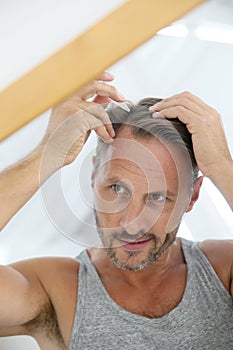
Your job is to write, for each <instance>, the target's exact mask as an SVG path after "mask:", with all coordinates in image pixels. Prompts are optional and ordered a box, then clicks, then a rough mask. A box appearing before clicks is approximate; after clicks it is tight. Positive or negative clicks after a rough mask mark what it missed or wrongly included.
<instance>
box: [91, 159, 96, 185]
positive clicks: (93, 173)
mask: <svg viewBox="0 0 233 350" xmlns="http://www.w3.org/2000/svg"><path fill="white" fill-rule="evenodd" d="M95 159H96V157H95V156H93V157H92V172H91V187H92V188H93V182H94V178H95V170H94V169H95Z"/></svg>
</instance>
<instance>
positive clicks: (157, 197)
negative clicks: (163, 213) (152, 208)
mask: <svg viewBox="0 0 233 350" xmlns="http://www.w3.org/2000/svg"><path fill="white" fill-rule="evenodd" d="M148 200H149V201H154V202H164V201H165V200H166V196H165V195H164V194H162V193H150V194H149V195H148Z"/></svg>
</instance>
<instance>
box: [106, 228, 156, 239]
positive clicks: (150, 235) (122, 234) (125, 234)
mask: <svg viewBox="0 0 233 350" xmlns="http://www.w3.org/2000/svg"><path fill="white" fill-rule="evenodd" d="M112 237H113V238H117V239H120V240H122V241H136V240H138V239H139V238H143V240H147V239H150V238H154V239H155V240H157V239H158V238H157V237H156V236H155V235H154V234H153V233H148V232H145V231H143V230H141V231H139V232H138V233H135V234H132V233H129V232H127V231H126V230H123V231H121V232H113V233H112Z"/></svg>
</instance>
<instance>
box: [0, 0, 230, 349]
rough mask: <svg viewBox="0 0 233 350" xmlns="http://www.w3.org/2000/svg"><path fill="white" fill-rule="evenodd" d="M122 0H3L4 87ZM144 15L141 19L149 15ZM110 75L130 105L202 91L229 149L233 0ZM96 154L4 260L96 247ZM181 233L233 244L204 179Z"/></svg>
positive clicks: (33, 134) (72, 172)
mask: <svg viewBox="0 0 233 350" xmlns="http://www.w3.org/2000/svg"><path fill="white" fill-rule="evenodd" d="M123 2H124V1H120V0H111V1H104V0H99V1H98V2H97V1H94V0H79V1H77V0H66V1H64V0H40V1H32V0H30V1H29V0H21V1H20V2H18V1H16V0H8V1H7V2H3V1H1V2H0V32H1V37H0V47H1V55H0V71H1V80H0V88H4V87H6V86H8V85H9V84H10V83H11V82H13V81H15V80H16V79H17V78H19V77H20V76H21V75H22V74H24V73H26V72H27V71H28V70H30V69H31V68H32V67H33V66H35V65H36V64H38V63H40V62H41V61H42V60H44V59H46V58H47V57H49V56H50V55H51V54H52V53H53V52H55V51H56V50H58V49H60V48H61V47H63V46H64V45H65V44H66V43H68V42H69V41H71V40H72V39H74V38H75V37H77V36H78V35H79V34H81V33H82V32H84V31H85V30H86V29H87V28H89V27H90V26H91V25H93V24H94V23H96V22H97V21H99V20H100V19H101V18H103V17H104V16H105V15H106V14H108V13H109V12H111V11H112V10H114V8H116V7H117V6H119V5H121V4H122V3H123ZM147 10H148V9H147V8H145V12H144V13H143V14H142V16H146V13H147ZM158 16H159V8H158V11H157V13H155V14H154V18H155V21H156V17H158ZM119 25H120V23H119ZM129 26H130V21H129ZM138 30H139V31H140V28H138ZM109 40H114V38H109ZM96 50H101V47H96ZM77 64H79V62H78V59H77ZM108 70H109V71H110V72H112V73H113V74H114V75H115V77H116V78H115V81H114V85H115V86H116V87H117V88H118V89H119V90H120V91H121V92H122V93H123V94H124V95H125V96H126V97H127V98H128V99H129V100H131V101H134V102H136V101H138V100H139V99H141V98H142V97H148V96H155V97H167V96H170V95H172V94H176V93H179V92H182V91H187V90H188V91H191V92H192V93H194V94H196V95H198V96H199V97H200V98H202V99H203V100H204V101H205V102H207V103H208V104H210V105H211V106H212V107H214V108H215V109H217V110H218V112H219V113H220V114H221V115H222V118H223V124H224V128H225V131H226V135H227V138H228V142H229V146H230V149H231V151H233V122H232V117H233V108H232V100H233V2H232V0H210V1H206V2H205V3H204V4H203V5H201V6H199V7H197V8H196V9H195V10H193V11H191V12H190V13H189V14H188V15H186V16H184V17H183V18H181V19H179V20H178V21H176V22H174V23H173V24H172V25H171V26H169V27H166V28H164V29H162V30H161V31H160V32H159V33H158V34H157V35H156V36H155V37H154V38H153V39H151V40H150V41H148V42H147V43H146V44H144V45H142V46H141V47H140V48H139V49H137V50H135V51H134V52H133V53H131V54H130V55H128V56H127V57H126V58H124V59H122V60H121V61H119V62H118V63H117V64H115V65H114V66H112V67H109V69H108ZM61 84H62V81H61ZM12 103H14V101H12ZM49 114H50V111H47V112H46V113H44V114H43V115H41V116H39V117H38V118H36V119H35V120H34V121H32V122H31V123H29V124H28V125H26V126H25V127H23V128H22V129H20V130H19V131H18V132H16V133H14V134H13V135H12V136H10V137H8V138H7V139H6V140H4V141H3V142H1V144H0V170H3V169H5V168H6V167H8V166H10V165H11V164H13V163H14V162H16V161H17V160H19V159H20V158H22V157H24V156H26V155H27V154H28V153H29V152H30V151H32V150H33V149H34V147H36V145H37V144H38V143H39V141H40V140H41V138H42V136H43V133H44V130H45V128H46V125H47V121H48V117H49ZM206 133H208V130H206ZM94 150H95V136H94V135H92V136H91V137H90V138H89V140H88V142H87V144H86V146H85V149H84V150H83V152H82V154H81V155H80V157H79V159H77V161H76V162H75V163H74V164H72V165H71V166H68V167H66V168H65V169H63V170H62V171H61V172H59V173H58V174H56V175H55V176H54V177H53V179H52V180H51V181H48V182H47V183H46V184H45V185H44V186H43V188H42V190H40V191H38V192H37V193H36V194H35V195H34V197H33V198H32V199H31V200H30V201H29V202H28V203H27V204H26V205H25V206H24V207H23V208H22V210H20V212H18V213H17V215H15V217H14V218H13V219H12V220H11V222H10V223H9V224H8V225H7V226H6V227H5V228H4V230H2V232H1V234H0V263H1V264H7V263H9V262H12V261H16V260H19V259H25V258H29V257H34V256H43V255H61V256H73V257H74V256H76V255H78V253H79V252H80V251H81V250H83V249H84V248H85V247H86V246H88V245H92V244H93V242H94V239H95V238H94V237H93V236H92V235H90V232H91V231H93V224H92V222H93V221H92V220H93V218H92V210H91V191H90V172H91V157H92V155H93V154H94ZM53 181H54V182H53ZM56 181H57V182H56ZM55 182H56V183H59V193H58V192H57V191H56V190H55V189H54V187H53V183H55ZM67 213H69V214H68V215H67ZM179 235H180V236H183V237H186V238H188V239H191V240H197V241H201V240H204V239H208V238H214V239H225V238H231V239H232V237H233V217H232V212H231V210H230V208H229V207H228V206H227V204H226V202H225V200H224V198H223V197H222V196H221V194H220V193H219V192H218V190H217V189H216V188H215V187H214V186H213V184H212V183H211V182H210V181H209V180H208V179H205V180H204V186H203V188H202V191H201V197H200V199H199V201H198V203H197V204H196V206H195V208H194V209H193V211H192V212H191V213H189V214H187V216H185V218H184V221H183V223H182V225H181V228H180V232H179ZM0 349H1V350H8V349H11V350H12V349H14V350H16V349H17V350H20V349H24V350H34V349H38V347H37V345H36V344H35V342H34V341H33V340H32V339H29V338H27V337H15V338H11V339H10V338H2V339H0Z"/></svg>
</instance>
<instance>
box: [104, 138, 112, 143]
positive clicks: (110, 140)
mask: <svg viewBox="0 0 233 350" xmlns="http://www.w3.org/2000/svg"><path fill="white" fill-rule="evenodd" d="M113 141H114V140H113V139H108V140H106V141H104V142H106V143H113Z"/></svg>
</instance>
